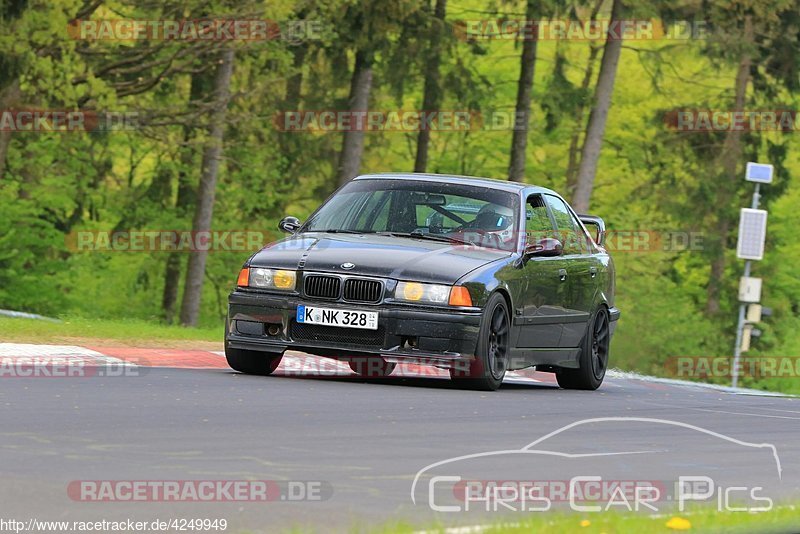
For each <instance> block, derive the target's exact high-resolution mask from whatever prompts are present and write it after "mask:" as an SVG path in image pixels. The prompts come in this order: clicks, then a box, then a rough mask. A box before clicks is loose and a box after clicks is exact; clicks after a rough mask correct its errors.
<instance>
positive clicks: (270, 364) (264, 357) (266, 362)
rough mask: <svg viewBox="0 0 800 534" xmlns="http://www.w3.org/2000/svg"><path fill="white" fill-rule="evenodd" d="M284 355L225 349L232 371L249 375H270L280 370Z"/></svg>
mask: <svg viewBox="0 0 800 534" xmlns="http://www.w3.org/2000/svg"><path fill="white" fill-rule="evenodd" d="M281 358H283V353H280V354H277V355H276V354H274V353H269V352H260V351H256V350H243V349H232V348H230V347H225V359H226V360H228V365H230V367H231V369H233V370H235V371H239V372H240V373H244V374H247V375H261V376H266V375H270V374H272V373H273V371H275V369H277V368H278V365H280V363H281Z"/></svg>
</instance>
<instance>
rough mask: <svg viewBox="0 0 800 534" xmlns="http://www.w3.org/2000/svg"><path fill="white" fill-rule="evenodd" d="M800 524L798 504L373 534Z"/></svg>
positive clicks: (608, 532) (546, 516) (553, 516)
mask: <svg viewBox="0 0 800 534" xmlns="http://www.w3.org/2000/svg"><path fill="white" fill-rule="evenodd" d="M798 526H800V511H798V507H797V506H796V505H784V506H775V507H774V508H773V509H772V510H770V511H768V512H758V513H749V512H727V511H726V512H719V511H717V510H711V509H697V510H693V511H691V512H687V513H682V514H679V515H663V516H648V515H644V514H633V513H617V512H606V513H591V514H575V513H573V514H568V513H565V512H548V513H531V514H530V515H526V516H525V517H524V518H522V519H520V520H519V521H515V520H506V521H503V522H496V523H494V524H491V523H487V524H485V525H481V526H478V525H475V526H473V527H471V528H469V527H445V526H443V525H432V526H430V527H428V528H420V527H419V526H412V525H409V524H403V523H393V524H387V525H386V526H384V527H383V528H378V529H374V530H373V529H370V531H371V532H380V533H384V534H400V533H413V532H417V533H419V532H426V533H429V534H432V533H437V532H440V533H459V534H500V533H502V534H506V533H509V534H517V533H519V534H522V533H525V534H529V533H531V532H535V533H537V534H561V533H563V532H579V533H581V534H584V533H585V534H594V533H605V534H615V533H639V532H648V533H650V532H655V533H658V532H665V533H669V532H693V533H722V532H725V533H740V532H741V533H745V532H747V533H795V532H798Z"/></svg>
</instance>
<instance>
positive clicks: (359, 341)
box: [290, 321, 384, 347]
mask: <svg viewBox="0 0 800 534" xmlns="http://www.w3.org/2000/svg"><path fill="white" fill-rule="evenodd" d="M290 329H291V330H290V335H291V336H292V339H294V340H295V341H322V342H327V343H345V344H348V345H359V346H367V347H382V346H383V338H384V334H383V327H382V326H379V327H378V329H377V330H361V329H358V328H339V327H336V326H323V325H318V324H305V323H298V322H297V321H292V323H291V325H290Z"/></svg>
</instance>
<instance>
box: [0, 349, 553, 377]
mask: <svg viewBox="0 0 800 534" xmlns="http://www.w3.org/2000/svg"><path fill="white" fill-rule="evenodd" d="M31 360H35V361H37V362H40V363H41V362H45V363H53V364H59V365H63V364H72V365H84V366H87V367H88V366H103V365H135V366H143V367H167V368H178V369H228V368H229V367H228V363H227V361H225V353H224V352H221V351H207V350H185V349H144V348H133V347H79V346H75V345H36V344H25V343H0V366H2V364H3V363H5V364H6V365H9V364H11V365H13V364H15V363H18V362H21V363H25V362H29V361H31ZM273 374H274V375H278V376H291V377H319V376H322V377H347V376H353V377H354V376H356V374H355V373H354V372H353V371H352V370H351V369H350V366H349V365H348V363H347V362H343V361H338V360H333V359H330V358H322V357H317V356H311V355H309V354H303V353H300V352H294V351H287V352H286V353H285V354H284V356H283V359H282V360H281V365H280V366H279V367H278V369H277V370H276V371H275V372H274V373H273ZM391 377H392V378H442V379H443V378H449V374H448V372H447V370H446V369H439V368H437V367H432V366H427V365H417V364H410V363H409V364H399V365H398V366H397V368H396V369H395V371H394V372H393V373H392V375H391ZM505 382H506V383H510V384H515V383H519V384H530V383H542V384H555V375H553V374H551V373H537V372H536V371H532V370H528V369H526V370H523V371H514V372H509V373H507V375H506V378H505Z"/></svg>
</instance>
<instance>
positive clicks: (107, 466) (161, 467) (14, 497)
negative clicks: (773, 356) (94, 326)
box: [0, 344, 800, 532]
mask: <svg viewBox="0 0 800 534" xmlns="http://www.w3.org/2000/svg"><path fill="white" fill-rule="evenodd" d="M1 346H2V344H0V347H1ZM98 350H99V349H98ZM8 351H9V350H8V348H7V349H6V356H7V355H8ZM12 352H13V351H12ZM129 352H130V351H129ZM0 355H2V352H1V351H0ZM117 356H124V355H120V354H117ZM140 356H141V355H140ZM161 357H162V359H161V360H158V359H157V358H156V360H154V361H150V364H151V365H156V367H137V368H136V369H137V371H136V372H135V373H129V376H107V377H99V376H93V377H62V378H55V377H47V378H43V377H29V378H24V377H13V378H6V379H0V414H1V415H0V421H1V422H2V424H1V425H0V503H2V510H3V512H2V514H0V518H3V519H9V518H15V519H17V520H28V519H29V518H36V519H40V520H70V521H72V520H74V521H89V520H91V521H95V520H102V519H106V520H125V519H133V520H138V521H151V520H153V519H161V520H169V519H173V518H186V519H190V518H207V519H214V518H224V519H226V520H227V521H228V529H227V532H237V531H239V530H245V529H246V530H249V531H263V532H274V531H276V530H282V529H286V528H291V527H300V528H302V529H310V530H317V531H324V532H327V531H331V530H348V529H353V528H357V529H364V530H368V529H369V528H370V527H372V526H375V525H381V524H385V523H386V522H387V521H391V520H403V521H407V522H410V523H412V524H418V525H420V527H424V526H425V525H430V524H431V523H432V522H433V521H434V520H437V521H442V522H444V523H447V524H453V525H475V524H484V523H487V522H491V521H497V520H500V519H506V518H507V519H508V520H514V519H516V518H519V517H520V516H521V514H523V513H535V512H532V511H525V512H513V511H509V510H508V507H507V506H506V507H503V506H500V507H497V506H490V505H488V504H487V503H483V504H481V503H479V504H478V505H475V506H474V507H472V509H471V511H468V512H466V511H462V512H435V511H433V510H432V509H431V507H430V506H429V498H433V500H434V502H435V503H436V504H437V505H441V504H442V503H448V504H450V505H452V504H453V503H455V504H456V505H459V504H461V505H462V507H463V500H462V501H459V500H458V498H456V497H454V496H456V495H457V493H456V492H455V490H454V489H453V488H452V487H449V486H447V485H446V484H438V483H437V484H432V483H431V481H432V480H434V479H433V477H435V476H437V475H445V476H448V475H458V476H461V477H462V478H463V479H466V480H483V481H487V480H534V479H535V480H546V481H564V480H568V479H570V478H571V477H573V476H581V475H598V476H601V477H602V478H603V479H604V480H618V481H630V480H639V481H642V480H645V481H661V482H662V483H663V486H662V488H663V489H666V488H668V482H669V481H674V480H675V479H676V477H677V476H678V475H701V476H708V477H709V478H711V479H712V480H713V481H714V483H715V485H716V487H715V490H714V492H713V496H712V497H711V500H710V501H709V502H710V503H711V504H710V505H712V506H715V507H718V506H720V501H719V499H720V497H718V495H722V494H724V491H718V490H722V489H724V488H730V487H747V488H752V487H755V486H760V487H762V488H764V489H763V492H762V493H760V494H759V495H769V496H770V498H774V501H775V502H778V501H782V500H789V499H795V500H796V499H797V498H798V497H800V400H798V399H795V398H786V397H779V396H761V395H750V394H745V393H743V392H739V393H732V392H726V391H719V390H713V389H707V388H702V387H692V386H686V385H678V384H669V383H658V382H652V381H649V380H645V379H638V378H631V377H624V376H616V377H613V376H612V377H609V378H607V379H606V382H605V383H604V385H603V386H602V388H601V389H600V390H598V391H596V392H579V391H565V390H561V389H559V388H558V387H557V386H556V385H555V384H554V383H553V382H552V379H551V375H547V374H544V373H542V374H539V373H528V374H527V376H517V377H511V378H508V379H507V381H506V382H505V383H504V384H503V386H502V387H501V389H500V390H499V391H497V392H493V393H486V392H475V391H464V390H459V389H457V388H456V387H455V386H454V385H453V383H452V382H451V381H450V380H448V379H447V378H445V377H443V376H442V375H441V374H435V376H408V375H412V374H414V373H410V372H408V373H405V376H400V377H390V378H388V379H381V380H364V379H361V378H358V377H356V376H355V375H352V374H350V373H349V372H348V371H347V370H346V369H341V368H338V369H337V368H336V367H335V365H334V367H333V369H334V371H335V372H328V371H330V369H332V367H330V366H329V365H328V363H327V362H329V361H328V360H324V361H323V363H320V359H317V358H312V357H306V356H304V355H300V354H294V355H292V357H291V358H287V359H286V361H285V362H284V365H283V366H282V368H281V369H279V370H278V372H277V376H271V377H254V376H245V375H241V374H238V373H235V372H233V371H231V370H229V369H226V368H225V366H224V359H223V358H222V357H221V356H220V355H219V354H214V353H203V354H200V353H199V351H198V354H194V356H191V357H185V358H184V357H183V356H182V355H181V354H177V353H175V351H172V352H170V351H162V352H161ZM120 359H125V358H124V357H123V358H120ZM128 359H130V358H128ZM162 365H163V366H162ZM326 365H327V367H326ZM321 369H324V371H320V370H321ZM320 375H324V376H320ZM587 419H594V421H585V420H587ZM570 424H574V425H573V426H572V427H570V428H567V429H564V430H560V429H563V427H565V425H570ZM551 433H552V435H550V436H549V437H548V434H551ZM543 437H544V438H545V439H543V440H542V439H540V438H543ZM537 440H538V442H537ZM529 444H533V445H532V446H530V447H529V448H528V449H527V450H528V451H529V453H528V454H525V453H521V452H520V450H521V449H523V448H524V447H525V446H526V445H529ZM766 445H769V447H768V446H766ZM773 447H774V448H773ZM540 450H546V451H549V452H546V453H535V452H536V451H540ZM497 451H503V452H497ZM484 453H486V454H484ZM476 454H477V455H476ZM470 455H472V456H470ZM461 456H466V457H467V458H462V459H460V460H455V461H448V459H451V458H456V457H461ZM439 462H444V463H441V464H440V465H436V466H434V467H432V468H428V469H426V467H428V466H430V465H431V464H436V463H439ZM421 470H422V472H420V471H421ZM87 480H94V481H97V480H111V481H120V480H122V481H131V480H138V481H142V480H144V481H163V480H170V481H182V480H234V481H236V480H239V481H241V480H269V481H276V482H279V483H282V484H284V485H286V484H288V481H294V482H300V481H303V482H311V483H312V485H311V486H303V487H306V488H309V487H310V488H312V489H313V491H318V492H319V495H320V497H319V498H314V499H311V500H300V501H299V502H289V501H290V500H291V499H289V500H281V499H280V498H275V499H274V500H272V501H271V502H249V501H248V502H219V501H217V502H202V503H198V502H151V501H145V502H141V501H136V502H118V501H117V502H108V501H104V502H86V501H81V500H75V494H74V493H70V490H69V488H70V483H71V482H73V481H87ZM415 482H416V483H415ZM412 485H413V486H414V490H413V493H414V499H412ZM73 487H74V486H73ZM666 493H669V490H668V489H667V491H666ZM298 498H299V497H298ZM674 499H675V495H674V494H673V495H671V496H669V497H668V496H666V495H665V496H664V497H663V500H662V501H659V502H658V503H657V505H658V508H659V511H660V512H663V511H664V509H666V508H668V507H669V506H674V505H675V501H674ZM715 499H716V500H715ZM735 499H736V498H735V497H734V498H733V500H735ZM723 500H725V499H724V498H723ZM554 502H555V505H554V508H561V509H563V508H564V507H565V506H567V503H565V502H561V501H558V499H555V501H554ZM483 505H485V507H486V508H489V510H488V511H487V510H486V509H485V508H483V509H482V508H481V506H483Z"/></svg>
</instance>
